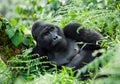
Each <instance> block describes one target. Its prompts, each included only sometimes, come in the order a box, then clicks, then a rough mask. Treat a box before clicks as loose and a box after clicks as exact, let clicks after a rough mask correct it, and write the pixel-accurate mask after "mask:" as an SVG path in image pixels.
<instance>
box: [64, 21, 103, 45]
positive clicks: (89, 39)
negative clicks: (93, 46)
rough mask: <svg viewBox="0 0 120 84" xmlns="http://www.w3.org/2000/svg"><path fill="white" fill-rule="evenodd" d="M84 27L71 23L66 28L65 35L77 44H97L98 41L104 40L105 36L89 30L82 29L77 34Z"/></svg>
mask: <svg viewBox="0 0 120 84" xmlns="http://www.w3.org/2000/svg"><path fill="white" fill-rule="evenodd" d="M81 26H82V25H81V24H79V23H69V24H67V25H66V26H65V27H64V29H63V30H64V34H65V36H66V37H67V38H70V39H73V40H75V41H77V42H80V41H83V42H86V43H96V42H97V41H98V40H102V39H103V36H102V35H101V34H100V33H99V32H97V31H95V30H91V29H89V28H84V27H83V28H82V29H80V30H79V31H78V32H77V29H78V28H79V27H81Z"/></svg>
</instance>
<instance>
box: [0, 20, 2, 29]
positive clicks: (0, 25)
mask: <svg viewBox="0 0 120 84" xmlns="http://www.w3.org/2000/svg"><path fill="white" fill-rule="evenodd" d="M1 28H2V22H1V21H0V29H1Z"/></svg>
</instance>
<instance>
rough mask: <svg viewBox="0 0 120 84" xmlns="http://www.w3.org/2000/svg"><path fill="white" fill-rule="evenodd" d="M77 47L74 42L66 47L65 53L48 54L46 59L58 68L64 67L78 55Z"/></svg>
mask: <svg viewBox="0 0 120 84" xmlns="http://www.w3.org/2000/svg"><path fill="white" fill-rule="evenodd" d="M79 51H80V49H79V47H78V45H77V44H75V43H74V42H71V43H69V44H68V47H67V49H66V50H65V51H60V52H51V53H49V54H48V59H49V60H50V61H53V62H55V64H57V65H58V66H60V65H66V64H68V63H70V61H72V59H73V58H74V57H75V56H77V55H79Z"/></svg>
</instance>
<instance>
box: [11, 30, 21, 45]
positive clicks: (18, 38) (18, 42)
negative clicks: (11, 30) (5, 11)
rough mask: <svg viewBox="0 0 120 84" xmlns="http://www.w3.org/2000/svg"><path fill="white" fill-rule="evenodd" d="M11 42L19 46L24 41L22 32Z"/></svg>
mask: <svg viewBox="0 0 120 84" xmlns="http://www.w3.org/2000/svg"><path fill="white" fill-rule="evenodd" d="M11 40H12V43H13V44H14V45H15V46H18V45H19V44H20V43H21V42H22V40H23V37H22V33H21V32H16V33H15V35H14V36H13V37H12V39H11Z"/></svg>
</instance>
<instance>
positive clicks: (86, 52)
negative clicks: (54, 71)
mask: <svg viewBox="0 0 120 84" xmlns="http://www.w3.org/2000/svg"><path fill="white" fill-rule="evenodd" d="M76 25H77V26H76ZM80 26H81V25H80V24H78V23H72V24H71V23H70V24H68V25H66V26H65V28H64V30H62V29H61V28H59V27H58V26H56V25H53V24H50V23H47V22H44V21H37V22H35V23H34V24H33V27H32V35H33V37H34V39H35V40H36V43H37V44H36V46H35V47H34V48H33V51H32V53H33V54H36V53H37V54H39V55H40V56H47V57H48V59H47V60H49V61H53V62H54V63H55V64H56V65H57V66H62V65H64V66H68V67H71V68H72V69H74V70H75V69H78V68H81V67H83V66H84V65H85V64H87V63H89V62H91V61H92V60H93V59H94V58H95V57H93V56H92V53H93V52H94V51H95V50H98V49H100V46H99V45H97V44H95V43H96V42H97V41H98V40H101V39H102V38H103V37H102V35H101V34H100V33H98V32H97V31H95V30H90V29H87V28H84V29H81V30H79V32H80V34H78V33H77V32H76V31H77V28H79V27H80ZM70 30H72V31H70ZM69 32H71V34H72V35H71V34H70V33H69ZM68 34H69V35H68ZM82 35H83V36H84V37H83V36H82ZM74 36H75V37H74ZM76 37H77V38H76ZM83 38H84V39H83ZM89 39H90V40H89ZM91 39H92V40H91ZM77 41H83V42H88V44H86V45H85V46H84V45H83V44H80V45H78V44H76V42H77Z"/></svg>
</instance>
